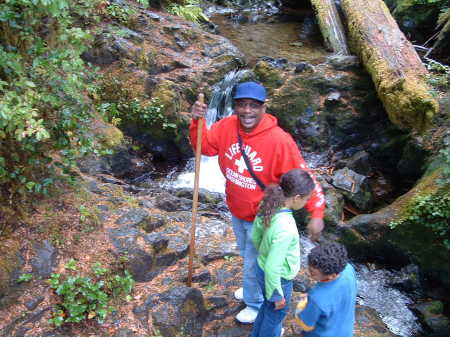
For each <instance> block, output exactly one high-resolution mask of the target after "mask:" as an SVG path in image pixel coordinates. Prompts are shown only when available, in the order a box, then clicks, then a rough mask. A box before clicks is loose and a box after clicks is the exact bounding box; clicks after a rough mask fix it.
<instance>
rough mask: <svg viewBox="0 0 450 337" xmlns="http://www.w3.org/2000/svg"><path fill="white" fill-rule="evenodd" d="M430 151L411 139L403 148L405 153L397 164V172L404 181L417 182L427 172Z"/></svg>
mask: <svg viewBox="0 0 450 337" xmlns="http://www.w3.org/2000/svg"><path fill="white" fill-rule="evenodd" d="M428 154H429V153H428V151H427V150H425V149H424V148H423V146H422V145H421V144H419V142H418V141H417V140H416V139H411V140H410V141H409V142H408V143H407V144H406V145H405V147H404V148H403V153H402V155H401V158H400V160H399V161H398V163H397V170H398V173H399V174H400V176H401V177H402V179H404V180H410V181H411V182H415V181H417V179H419V178H420V176H421V175H422V174H423V173H424V171H425V162H426V159H427V157H428Z"/></svg>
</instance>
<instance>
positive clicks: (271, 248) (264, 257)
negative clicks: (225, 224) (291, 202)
mask: <svg viewBox="0 0 450 337" xmlns="http://www.w3.org/2000/svg"><path fill="white" fill-rule="evenodd" d="M252 239H253V244H254V245H255V247H256V249H257V250H258V265H259V266H260V267H261V269H262V270H264V280H265V288H266V289H265V290H266V298H267V299H268V300H270V299H271V298H272V295H273V293H274V291H275V289H276V290H277V291H278V293H279V294H280V295H281V296H284V294H283V290H282V289H281V280H280V278H281V277H282V278H284V279H286V280H292V279H293V278H294V277H295V275H297V273H298V271H299V270H300V243H299V235H298V230H297V225H296V224H295V220H294V217H293V216H292V211H291V210H289V209H287V208H282V209H280V210H279V211H278V212H277V213H276V214H275V215H274V216H273V217H272V221H271V222H270V226H269V228H267V229H264V223H263V219H262V218H261V217H259V216H258V217H256V219H255V221H254V222H253V230H252Z"/></svg>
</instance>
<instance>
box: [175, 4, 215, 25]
mask: <svg viewBox="0 0 450 337" xmlns="http://www.w3.org/2000/svg"><path fill="white" fill-rule="evenodd" d="M167 11H168V12H169V13H171V14H173V15H177V16H181V17H183V18H185V19H186V20H188V21H192V22H195V23H201V22H208V21H209V19H208V17H207V16H206V15H205V13H203V10H202V9H201V7H199V2H198V0H186V1H185V2H184V5H178V4H172V5H170V6H169V8H168V9H167Z"/></svg>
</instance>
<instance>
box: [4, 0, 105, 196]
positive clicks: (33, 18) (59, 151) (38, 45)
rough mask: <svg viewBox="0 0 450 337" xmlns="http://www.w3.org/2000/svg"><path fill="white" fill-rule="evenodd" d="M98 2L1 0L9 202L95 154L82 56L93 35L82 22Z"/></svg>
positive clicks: (41, 187)
mask: <svg viewBox="0 0 450 337" xmlns="http://www.w3.org/2000/svg"><path fill="white" fill-rule="evenodd" d="M99 2H100V1H99V0H92V1H87V0H84V1H83V0H77V1H70V0H5V1H2V2H1V3H0V25H1V29H0V142H1V146H0V186H1V187H0V195H1V196H2V197H3V198H5V197H6V198H8V199H9V200H10V202H12V200H16V201H17V199H19V198H23V197H24V196H27V195H30V194H34V193H47V192H48V188H49V185H51V184H52V182H53V180H52V176H53V174H52V173H53V172H55V169H56V168H58V167H59V168H60V171H61V172H63V173H68V172H69V171H70V169H71V168H72V167H73V166H74V165H75V159H76V157H77V156H78V155H82V154H83V153H86V152H90V151H95V149H94V146H93V143H92V140H91V139H90V138H89V137H88V125H89V123H90V121H91V119H92V111H91V109H90V107H89V105H88V104H87V101H86V94H87V93H88V92H89V90H92V88H91V87H90V86H89V85H88V84H87V83H89V74H88V73H87V72H86V68H85V65H84V63H83V61H82V60H81V59H80V54H81V53H82V52H83V50H84V48H85V46H86V45H87V42H88V41H89V39H90V38H91V37H90V34H89V33H88V32H87V31H86V30H83V29H82V28H81V27H80V26H79V25H77V22H80V23H81V22H83V25H85V24H86V22H90V21H92V20H95V8H96V6H95V5H96V3H99ZM88 5H90V6H88Z"/></svg>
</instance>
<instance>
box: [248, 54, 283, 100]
mask: <svg viewBox="0 0 450 337" xmlns="http://www.w3.org/2000/svg"><path fill="white" fill-rule="evenodd" d="M254 72H255V75H256V76H257V78H258V80H259V81H261V82H262V83H263V84H264V85H265V86H266V87H267V88H269V93H270V92H271V89H275V88H279V87H281V86H282V85H283V83H284V79H283V76H282V72H281V71H280V69H279V68H277V67H274V66H273V63H270V62H267V61H258V62H257V63H256V65H255V69H254Z"/></svg>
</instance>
